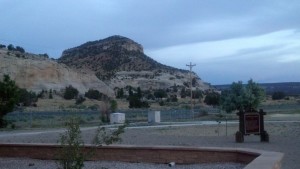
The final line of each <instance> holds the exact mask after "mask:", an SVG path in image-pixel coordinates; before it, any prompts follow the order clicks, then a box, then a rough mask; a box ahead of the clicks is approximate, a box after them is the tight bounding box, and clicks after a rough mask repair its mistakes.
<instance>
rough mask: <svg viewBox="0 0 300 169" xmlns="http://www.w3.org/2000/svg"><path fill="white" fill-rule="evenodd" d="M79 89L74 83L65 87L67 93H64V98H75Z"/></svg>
mask: <svg viewBox="0 0 300 169" xmlns="http://www.w3.org/2000/svg"><path fill="white" fill-rule="evenodd" d="M78 93H79V92H78V90H77V89H76V88H74V87H73V86H72V85H69V86H68V87H66V89H65V93H64V98H65V99H66V100H71V99H74V98H76V97H77V96H78Z"/></svg>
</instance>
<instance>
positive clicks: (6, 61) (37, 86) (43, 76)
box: [0, 49, 113, 96]
mask: <svg viewBox="0 0 300 169" xmlns="http://www.w3.org/2000/svg"><path fill="white" fill-rule="evenodd" d="M38 57H39V56H36V57H28V56H26V57H25V58H18V57H16V56H15V55H14V54H13V53H11V54H10V55H7V52H6V51H5V50H3V49H2V50H1V52H0V76H1V79H2V77H3V74H9V75H10V77H11V78H12V79H13V80H15V81H16V84H17V85H18V86H19V87H21V88H26V89H28V90H31V91H35V92H39V91H41V90H43V89H44V90H50V89H52V90H56V91H60V90H62V89H64V88H65V87H66V86H69V85H72V86H73V87H75V88H77V89H78V90H79V92H80V93H84V92H86V91H88V89H90V88H92V89H97V90H99V91H100V92H102V93H105V94H107V95H109V96H112V95H113V90H112V89H111V88H110V87H108V86H107V85H106V84H105V83H103V82H102V81H101V80H99V79H98V78H97V77H96V76H95V75H94V74H93V73H89V72H80V71H75V70H73V69H70V68H69V67H67V66H66V65H64V64H58V63H57V62H56V61H53V60H50V59H47V58H38Z"/></svg>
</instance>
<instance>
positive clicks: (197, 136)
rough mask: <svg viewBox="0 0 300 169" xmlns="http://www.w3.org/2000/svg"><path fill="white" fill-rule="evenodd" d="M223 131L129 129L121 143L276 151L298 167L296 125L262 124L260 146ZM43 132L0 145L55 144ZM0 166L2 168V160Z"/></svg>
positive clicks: (299, 125)
mask: <svg viewBox="0 0 300 169" xmlns="http://www.w3.org/2000/svg"><path fill="white" fill-rule="evenodd" d="M227 130H228V131H227V136H226V134H225V133H226V130H225V125H220V126H218V125H195V126H184V127H162V128H134V129H130V128H129V129H126V130H125V133H124V134H123V135H122V139H123V141H122V143H121V144H127V145H145V146H151V145H155V146H159V145H163V146H164V145H171V146H193V147H195V146H196V147H231V148H253V149H259V150H267V151H276V152H282V153H284V158H283V161H282V169H299V168H300V160H299V157H300V146H299V143H300V122H267V123H266V124H265V130H266V131H267V132H268V133H269V135H270V142H269V143H261V142H260V138H259V136H246V137H245V142H244V143H235V136H234V134H235V132H236V131H237V130H238V124H229V125H228V129H227ZM33 132H34V133H33ZM43 132H44V131H42V132H41V131H37V133H35V131H9V132H0V143H57V140H59V134H60V133H62V130H58V131H57V132H55V131H51V132H48V131H47V132H46V133H43ZM24 133H25V134H24ZM94 133H95V128H90V129H87V128H85V129H83V130H82V137H83V139H84V141H85V143H86V144H89V143H90V142H91V140H92V138H93V136H94ZM27 165H28V164H27ZM0 166H2V161H1V163H0ZM24 166H26V165H24ZM176 166H177V165H176ZM43 167H46V166H43ZM0 168H1V167H0ZM19 168H23V167H19Z"/></svg>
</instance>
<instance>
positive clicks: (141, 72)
mask: <svg viewBox="0 0 300 169" xmlns="http://www.w3.org/2000/svg"><path fill="white" fill-rule="evenodd" d="M166 57H167V56H166ZM58 62H59V63H63V64H66V65H67V66H69V67H72V68H75V69H79V70H89V71H93V72H94V73H95V75H96V76H97V77H98V78H99V79H100V80H103V81H105V83H107V84H108V85H109V86H111V87H112V88H115V87H117V88H120V87H126V86H128V85H130V86H133V87H141V88H142V89H157V88H162V89H165V88H169V87H171V86H174V85H177V86H187V84H188V83H189V81H190V80H189V71H187V70H181V69H177V68H174V67H170V66H166V65H163V64H161V63H159V62H157V61H155V60H153V59H152V58H150V57H149V56H147V55H145V54H144V52H143V47H142V45H140V44H138V43H137V42H135V41H133V40H131V39H129V38H126V37H123V36H118V35H116V36H111V37H108V38H105V39H101V40H96V41H91V42H87V43H84V44H82V45H80V46H77V47H74V48H71V49H67V50H65V51H63V54H62V56H61V58H59V59H58ZM192 78H193V79H195V83H194V87H197V88H199V89H201V90H207V89H210V86H209V85H208V84H207V83H205V82H203V81H202V80H201V79H200V78H199V77H198V76H197V75H196V74H195V73H192Z"/></svg>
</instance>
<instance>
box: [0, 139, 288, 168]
mask: <svg viewBox="0 0 300 169" xmlns="http://www.w3.org/2000/svg"><path fill="white" fill-rule="evenodd" d="M60 148H61V146H59V145H45V144H0V157H18V158H24V157H26V158H33V159H42V160H50V159H56V154H57V152H58V150H59V149H60ZM91 149H94V150H95V151H94V152H95V155H94V156H93V158H91V159H88V160H105V161H123V162H149V163H169V162H172V161H174V162H176V163H178V164H196V163H214V162H238V163H244V164H247V166H246V167H245V169H257V168H260V169H280V168H281V160H282V158H283V154H282V153H277V152H268V151H260V150H254V149H240V148H232V149H231V148H201V147H178V146H152V147H149V146H128V145H120V146H102V147H97V148H96V149H95V147H92V146H85V148H84V151H89V150H91Z"/></svg>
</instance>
